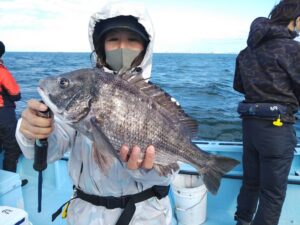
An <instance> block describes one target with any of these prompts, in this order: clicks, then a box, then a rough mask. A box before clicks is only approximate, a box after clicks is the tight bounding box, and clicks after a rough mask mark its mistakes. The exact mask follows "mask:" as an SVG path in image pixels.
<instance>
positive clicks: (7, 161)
mask: <svg viewBox="0 0 300 225" xmlns="http://www.w3.org/2000/svg"><path fill="white" fill-rule="evenodd" d="M4 53H5V45H4V44H3V42H1V41H0V143H2V148H3V150H4V159H3V169H4V170H7V171H11V172H16V170H17V162H18V159H19V156H20V154H21V149H20V147H19V145H18V143H17V141H16V137H15V130H16V125H17V119H16V112H15V108H16V105H15V101H19V100H20V99H21V93H20V87H19V85H18V83H17V82H16V80H15V79H14V77H13V76H12V74H11V73H10V72H9V70H8V69H7V68H6V67H5V66H4V63H3V61H2V59H1V58H2V56H3V54H4Z"/></svg>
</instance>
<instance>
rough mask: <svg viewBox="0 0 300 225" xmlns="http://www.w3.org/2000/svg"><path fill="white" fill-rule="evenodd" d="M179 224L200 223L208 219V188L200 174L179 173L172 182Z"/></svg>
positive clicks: (195, 224)
mask: <svg viewBox="0 0 300 225" xmlns="http://www.w3.org/2000/svg"><path fill="white" fill-rule="evenodd" d="M172 194H173V199H174V204H175V213H176V217H177V224H178V225H199V224H202V223H204V222H205V220H206V207H207V189H206V187H205V185H204V183H203V181H202V179H201V177H200V176H196V175H186V174H178V175H177V176H176V178H175V180H174V181H173V183H172Z"/></svg>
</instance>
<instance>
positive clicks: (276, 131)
mask: <svg viewBox="0 0 300 225" xmlns="http://www.w3.org/2000/svg"><path fill="white" fill-rule="evenodd" d="M243 144H244V149H243V170H244V176H243V184H242V187H241V190H240V193H239V196H238V199H237V212H236V216H237V217H238V218H240V219H242V220H244V221H247V222H250V221H252V219H253V222H252V224H253V225H276V224H278V221H279V217H280V213H281V209H282V205H283V202H284V199H285V194H286V189H287V180H288V175H289V171H290V168H291V164H292V161H293V157H294V151H295V147H296V144H297V139H296V132H295V130H294V127H293V125H292V124H284V125H283V126H282V127H276V126H274V125H273V124H272V121H267V120H259V119H243ZM258 202H259V203H258ZM254 215H255V216H254ZM253 216H254V218H253Z"/></svg>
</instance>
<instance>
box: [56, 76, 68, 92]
mask: <svg viewBox="0 0 300 225" xmlns="http://www.w3.org/2000/svg"><path fill="white" fill-rule="evenodd" d="M58 84H59V86H60V87H61V88H63V89H64V88H67V87H69V84H70V81H69V80H68V79H67V78H64V77H62V78H60V79H59V80H58Z"/></svg>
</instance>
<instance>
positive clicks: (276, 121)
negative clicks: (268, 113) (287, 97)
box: [273, 114, 283, 127]
mask: <svg viewBox="0 0 300 225" xmlns="http://www.w3.org/2000/svg"><path fill="white" fill-rule="evenodd" d="M273 125H274V126H276V127H282V125H283V122H281V120H280V114H279V115H278V118H277V120H275V121H273Z"/></svg>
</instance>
